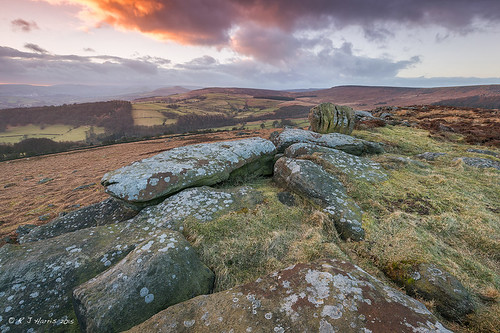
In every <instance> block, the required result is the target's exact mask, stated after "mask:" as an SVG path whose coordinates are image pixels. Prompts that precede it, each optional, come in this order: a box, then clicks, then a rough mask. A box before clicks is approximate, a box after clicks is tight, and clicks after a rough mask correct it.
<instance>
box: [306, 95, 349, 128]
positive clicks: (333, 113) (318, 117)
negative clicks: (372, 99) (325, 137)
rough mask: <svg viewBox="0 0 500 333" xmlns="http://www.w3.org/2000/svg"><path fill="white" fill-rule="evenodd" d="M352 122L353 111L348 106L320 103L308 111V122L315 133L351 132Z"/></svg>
mask: <svg viewBox="0 0 500 333" xmlns="http://www.w3.org/2000/svg"><path fill="white" fill-rule="evenodd" d="M354 122H355V117H354V111H353V109H352V108H351V107H349V106H344V105H335V104H332V103H321V104H319V105H317V106H315V107H313V108H312V109H311V111H309V124H310V125H311V130H312V131H313V132H316V133H322V134H326V133H342V134H351V133H352V130H353V129H354Z"/></svg>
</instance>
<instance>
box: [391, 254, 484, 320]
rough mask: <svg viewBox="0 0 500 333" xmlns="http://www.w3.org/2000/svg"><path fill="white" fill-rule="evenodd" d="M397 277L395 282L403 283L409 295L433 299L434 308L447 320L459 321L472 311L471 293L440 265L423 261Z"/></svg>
mask: <svg viewBox="0 0 500 333" xmlns="http://www.w3.org/2000/svg"><path fill="white" fill-rule="evenodd" d="M397 277H398V278H397V279H395V280H396V282H398V283H400V284H401V285H403V286H404V288H405V289H406V291H407V292H408V293H409V294H410V295H418V296H420V297H422V298H423V299H425V300H429V301H431V300H432V301H434V304H435V305H436V310H437V311H438V312H439V313H440V314H441V315H442V316H443V317H445V318H447V319H449V320H454V321H461V320H463V319H464V316H465V315H467V314H468V313H471V312H473V311H474V302H473V301H472V296H471V294H470V293H469V292H468V291H467V290H466V289H465V287H464V286H463V285H462V284H461V283H460V281H458V280H457V278H455V277H454V276H452V275H451V274H449V273H448V272H446V271H445V270H444V269H442V268H441V267H438V266H436V265H433V264H427V263H424V264H420V265H417V266H415V267H412V269H411V270H410V271H409V272H405V274H400V275H398V276H397Z"/></svg>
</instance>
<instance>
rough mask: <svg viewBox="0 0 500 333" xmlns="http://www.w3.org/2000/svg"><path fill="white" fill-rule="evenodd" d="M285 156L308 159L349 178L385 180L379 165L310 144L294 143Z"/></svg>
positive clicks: (372, 180) (385, 177)
mask: <svg viewBox="0 0 500 333" xmlns="http://www.w3.org/2000/svg"><path fill="white" fill-rule="evenodd" d="M285 156H287V157H292V158H308V159H312V160H313V161H314V162H317V163H318V164H320V165H322V166H325V167H327V168H331V169H335V170H336V171H338V172H340V173H343V174H346V175H347V176H348V177H349V178H352V179H357V180H365V181H368V182H378V181H383V180H386V179H387V175H386V174H385V173H384V172H383V171H382V167H381V166H380V164H378V163H375V162H373V161H371V160H369V159H367V158H364V157H359V156H354V155H351V154H347V153H345V152H343V151H341V150H337V149H332V148H326V147H321V146H318V145H313V144H310V143H296V144H293V145H291V146H290V147H288V148H287V149H286V150H285Z"/></svg>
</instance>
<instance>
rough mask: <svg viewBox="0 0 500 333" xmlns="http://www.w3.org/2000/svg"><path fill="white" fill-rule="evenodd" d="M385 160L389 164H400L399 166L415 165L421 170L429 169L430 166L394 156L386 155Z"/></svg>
mask: <svg viewBox="0 0 500 333" xmlns="http://www.w3.org/2000/svg"><path fill="white" fill-rule="evenodd" d="M384 159H385V160H387V161H388V162H393V163H398V164H410V165H415V166H417V167H419V168H428V167H429V166H428V165H427V164H425V163H422V162H420V161H416V160H412V159H411V158H409V157H405V156H393V155H384Z"/></svg>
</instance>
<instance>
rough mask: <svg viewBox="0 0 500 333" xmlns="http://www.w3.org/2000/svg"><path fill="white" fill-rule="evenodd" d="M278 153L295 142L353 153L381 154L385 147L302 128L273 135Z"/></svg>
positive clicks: (344, 136)
mask: <svg viewBox="0 0 500 333" xmlns="http://www.w3.org/2000/svg"><path fill="white" fill-rule="evenodd" d="M271 141H272V142H273V143H274V145H275V146H276V149H277V151H278V153H282V152H284V151H285V149H286V148H288V147H289V146H291V145H293V144H294V143H312V144H316V145H319V146H323V147H328V148H335V149H338V150H342V151H344V152H346V153H349V154H353V155H363V154H380V153H383V152H384V149H383V148H382V146H381V145H380V144H379V143H376V142H370V141H366V140H362V139H356V138H354V137H352V136H350V135H345V134H340V133H330V134H318V133H315V132H311V131H306V130H302V129H285V130H284V131H283V132H281V133H279V134H278V135H273V136H271Z"/></svg>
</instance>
